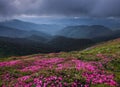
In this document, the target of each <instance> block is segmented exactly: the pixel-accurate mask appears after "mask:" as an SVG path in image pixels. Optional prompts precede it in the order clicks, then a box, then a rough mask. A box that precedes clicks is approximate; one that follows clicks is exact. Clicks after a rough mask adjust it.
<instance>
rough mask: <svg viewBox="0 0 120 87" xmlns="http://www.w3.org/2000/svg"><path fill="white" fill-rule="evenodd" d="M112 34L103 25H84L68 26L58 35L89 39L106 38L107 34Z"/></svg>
mask: <svg viewBox="0 0 120 87" xmlns="http://www.w3.org/2000/svg"><path fill="white" fill-rule="evenodd" d="M109 33H112V30H110V29H109V28H107V27H104V26H101V25H92V26H87V25H82V26H68V27H66V28H64V29H62V30H60V31H59V32H58V33H57V34H58V35H59V36H64V37H69V38H89V39H92V38H94V37H99V36H104V35H106V34H109Z"/></svg>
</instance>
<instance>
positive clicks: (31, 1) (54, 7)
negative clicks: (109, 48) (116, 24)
mask: <svg viewBox="0 0 120 87" xmlns="http://www.w3.org/2000/svg"><path fill="white" fill-rule="evenodd" d="M21 15H37V16H44V15H45V16H54V15H56V16H90V17H120V0H0V17H14V16H21Z"/></svg>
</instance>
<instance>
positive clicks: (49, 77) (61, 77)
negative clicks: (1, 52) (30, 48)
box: [0, 39, 120, 87]
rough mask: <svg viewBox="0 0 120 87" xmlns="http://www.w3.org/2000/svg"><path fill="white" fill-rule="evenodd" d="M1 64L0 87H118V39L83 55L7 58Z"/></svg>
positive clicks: (119, 51)
mask: <svg viewBox="0 0 120 87" xmlns="http://www.w3.org/2000/svg"><path fill="white" fill-rule="evenodd" d="M0 61H1V62H0V70H1V71H0V78H1V79H0V82H1V83H0V86H17V87H19V86H23V87H25V86H28V87H29V86H30V87H31V86H33V87H36V86H43V85H45V86H51V85H52V86H55V87H60V86H61V87H71V86H72V87H80V86H83V87H119V86H120V64H119V63H120V39H116V40H112V41H108V42H104V43H101V44H98V45H95V46H92V47H90V48H88V49H86V50H83V51H74V52H66V53H65V52H61V53H50V54H36V55H29V56H21V57H20V56H19V57H10V58H6V59H0ZM6 78H7V79H6Z"/></svg>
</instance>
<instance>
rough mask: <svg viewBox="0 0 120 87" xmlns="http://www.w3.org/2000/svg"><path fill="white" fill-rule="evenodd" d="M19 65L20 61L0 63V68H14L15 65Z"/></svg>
mask: <svg viewBox="0 0 120 87" xmlns="http://www.w3.org/2000/svg"><path fill="white" fill-rule="evenodd" d="M18 63H20V60H13V61H8V62H0V67H5V66H7V67H9V66H14V65H16V64H18Z"/></svg>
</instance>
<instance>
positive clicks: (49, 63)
mask: <svg viewBox="0 0 120 87" xmlns="http://www.w3.org/2000/svg"><path fill="white" fill-rule="evenodd" d="M63 61H64V58H49V59H48V58H45V59H37V60H35V61H34V62H33V63H32V64H31V66H24V68H23V69H21V71H23V72H27V71H32V72H35V71H38V70H40V69H45V68H48V69H50V68H52V67H53V66H54V65H55V64H58V63H61V62H63Z"/></svg>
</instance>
